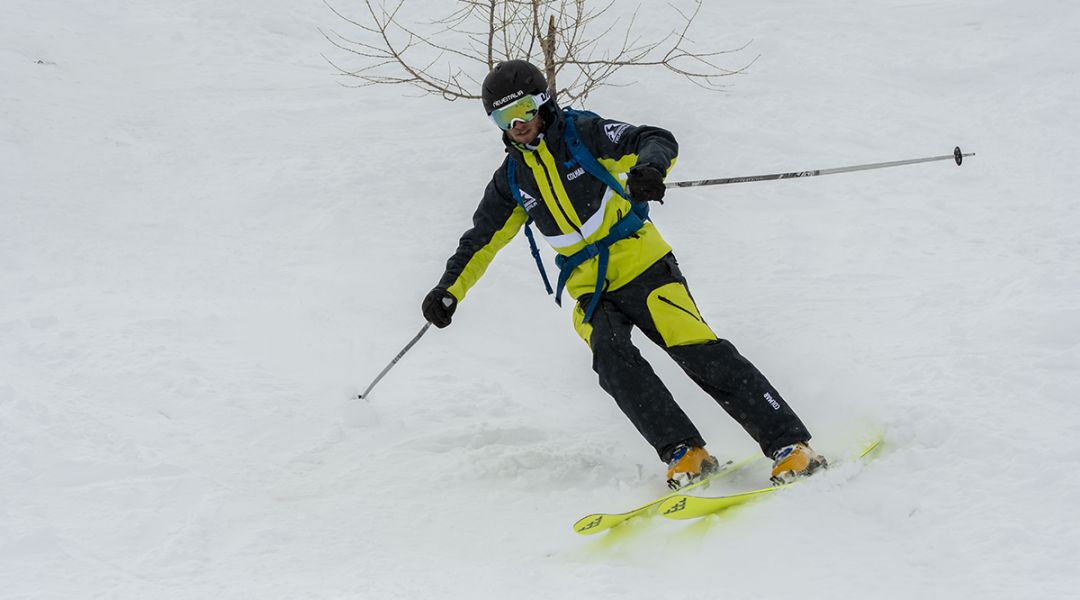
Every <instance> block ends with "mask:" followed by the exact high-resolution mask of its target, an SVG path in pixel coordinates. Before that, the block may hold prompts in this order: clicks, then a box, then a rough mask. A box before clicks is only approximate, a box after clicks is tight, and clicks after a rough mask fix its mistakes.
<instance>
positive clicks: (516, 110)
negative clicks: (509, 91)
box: [491, 92, 550, 131]
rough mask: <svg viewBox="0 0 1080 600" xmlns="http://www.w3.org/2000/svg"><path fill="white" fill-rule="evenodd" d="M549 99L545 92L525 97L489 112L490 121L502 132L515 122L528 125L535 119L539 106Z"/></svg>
mask: <svg viewBox="0 0 1080 600" xmlns="http://www.w3.org/2000/svg"><path fill="white" fill-rule="evenodd" d="M549 99H550V96H548V94H547V92H540V93H539V94H535V95H532V96H525V97H524V98H520V99H518V100H514V101H513V102H511V103H510V104H507V105H506V106H504V107H502V108H496V109H495V110H493V111H491V120H492V121H495V124H496V125H498V126H499V129H502V130H504V131H505V130H507V129H510V128H511V127H513V126H514V123H516V122H517V121H521V122H522V123H528V122H529V121H532V120H533V119H535V118H536V115H537V114H538V113H539V112H540V106H542V105H543V104H544V103H545V102H547V101H548V100H549Z"/></svg>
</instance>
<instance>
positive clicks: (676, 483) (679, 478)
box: [667, 444, 720, 490]
mask: <svg viewBox="0 0 1080 600" xmlns="http://www.w3.org/2000/svg"><path fill="white" fill-rule="evenodd" d="M719 469H720V461H718V460H716V457H715V456H713V455H711V454H709V453H708V452H706V451H705V449H704V448H702V447H700V446H687V445H686V444H679V445H678V446H676V447H675V451H674V452H672V453H671V460H670V461H668V472H667V484H668V487H669V488H671V489H673V490H678V489H679V488H681V487H683V486H686V485H689V484H691V483H694V482H695V481H698V480H700V479H701V478H702V477H708V476H709V475H711V474H712V473H715V472H716V471H718V470H719Z"/></svg>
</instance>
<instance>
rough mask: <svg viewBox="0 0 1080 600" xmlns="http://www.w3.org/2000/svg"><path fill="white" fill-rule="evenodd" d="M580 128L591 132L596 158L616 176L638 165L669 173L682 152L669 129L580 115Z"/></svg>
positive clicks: (583, 135)
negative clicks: (586, 117)
mask: <svg viewBox="0 0 1080 600" xmlns="http://www.w3.org/2000/svg"><path fill="white" fill-rule="evenodd" d="M580 123H581V124H580V125H579V130H581V129H585V128H587V129H586V131H587V133H586V131H579V135H582V137H585V136H586V135H587V136H588V138H589V140H590V141H591V142H592V143H591V144H590V146H591V148H592V150H593V153H594V154H595V155H596V158H597V160H599V161H600V163H601V164H603V165H604V167H606V168H607V169H608V170H609V171H611V172H612V173H613V174H614V175H615V176H616V177H618V176H619V175H620V174H625V173H627V172H628V171H630V168H631V167H633V166H635V165H650V166H653V167H655V168H656V169H657V170H658V171H660V172H661V173H663V174H664V175H665V176H667V173H668V171H669V170H670V169H671V167H673V166H674V165H675V160H676V159H677V158H678V154H679V143H678V142H677V141H675V136H674V135H672V134H671V132H670V131H668V130H666V129H661V128H660V127H653V126H651V125H630V124H628V123H623V122H622V121H614V120H611V119H605V118H602V117H599V118H594V119H581V120H580Z"/></svg>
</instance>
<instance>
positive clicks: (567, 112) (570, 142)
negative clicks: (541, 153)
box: [563, 108, 649, 220]
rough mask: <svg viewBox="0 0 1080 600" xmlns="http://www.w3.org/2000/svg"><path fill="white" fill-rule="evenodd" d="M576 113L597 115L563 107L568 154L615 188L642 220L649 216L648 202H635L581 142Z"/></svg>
mask: <svg viewBox="0 0 1080 600" xmlns="http://www.w3.org/2000/svg"><path fill="white" fill-rule="evenodd" d="M578 115H588V116H591V117H596V116H599V115H597V114H596V113H594V112H590V111H587V110H574V109H572V108H565V109H563V117H564V122H565V123H566V131H565V132H564V133H563V137H564V138H565V139H566V147H567V149H568V150H570V156H573V157H574V160H575V161H577V164H579V165H581V168H583V169H585V172H586V173H588V174H590V175H592V176H593V177H595V178H597V179H599V180H600V181H601V182H603V183H604V185H606V186H608V187H609V188H611V189H613V190H615V193H617V194H619V195H620V196H622V197H623V198H626V199H627V200H629V201H630V206H631V207H632V208H633V210H634V212H635V213H637V215H638V216H639V217H641V218H642V219H643V220H648V218H649V203H648V202H635V201H634V199H633V198H631V197H630V194H629V193H628V192H627V191H626V188H624V187H623V185H622V183H621V182H620V181H619V180H618V179H615V176H614V175H612V174H611V172H610V171H608V170H607V169H605V168H604V166H603V165H601V164H600V161H598V160H596V157H595V156H593V155H592V153H591V152H589V149H588V148H586V147H585V145H584V144H582V143H581V138H580V137H579V136H578V133H577V124H576V123H575V122H574V118H575V117H577V116H578Z"/></svg>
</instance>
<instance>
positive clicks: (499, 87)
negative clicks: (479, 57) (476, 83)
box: [480, 60, 547, 115]
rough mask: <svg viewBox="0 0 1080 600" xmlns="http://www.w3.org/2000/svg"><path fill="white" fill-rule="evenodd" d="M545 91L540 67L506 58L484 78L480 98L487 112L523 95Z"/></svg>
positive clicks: (545, 84)
mask: <svg viewBox="0 0 1080 600" xmlns="http://www.w3.org/2000/svg"><path fill="white" fill-rule="evenodd" d="M546 91H547V80H545V79H544V74H543V73H541V72H540V69H538V68H536V67H535V66H534V65H533V64H532V63H530V62H528V61H524V60H507V61H503V62H501V63H499V64H497V65H495V68H494V69H492V70H491V72H490V73H488V76H487V77H485V78H484V84H483V86H482V88H481V94H480V95H481V98H482V99H483V101H484V110H485V111H487V114H489V115H490V114H491V111H493V110H495V109H496V108H499V106H501V105H503V104H506V103H507V102H509V101H510V100H516V99H517V98H520V97H522V96H525V95H532V94H539V93H542V92H546Z"/></svg>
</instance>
